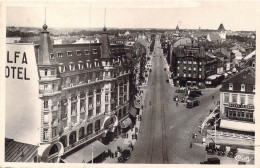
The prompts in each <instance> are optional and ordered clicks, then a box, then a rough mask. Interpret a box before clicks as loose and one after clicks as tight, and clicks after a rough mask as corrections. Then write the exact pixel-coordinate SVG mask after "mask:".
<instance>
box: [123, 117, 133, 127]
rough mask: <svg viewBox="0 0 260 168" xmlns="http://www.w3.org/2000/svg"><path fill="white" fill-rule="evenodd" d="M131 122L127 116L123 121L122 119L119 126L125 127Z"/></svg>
mask: <svg viewBox="0 0 260 168" xmlns="http://www.w3.org/2000/svg"><path fill="white" fill-rule="evenodd" d="M131 124H132V121H131V119H130V118H129V117H128V118H126V119H125V120H124V121H122V123H121V127H122V128H127V127H128V126H129V125H131Z"/></svg>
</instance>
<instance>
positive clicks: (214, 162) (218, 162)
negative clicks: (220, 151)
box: [200, 158, 220, 164]
mask: <svg viewBox="0 0 260 168" xmlns="http://www.w3.org/2000/svg"><path fill="white" fill-rule="evenodd" d="M200 164H220V160H219V158H208V160H207V161H203V162H200Z"/></svg>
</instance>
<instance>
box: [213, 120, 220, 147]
mask: <svg viewBox="0 0 260 168" xmlns="http://www.w3.org/2000/svg"><path fill="white" fill-rule="evenodd" d="M218 120H220V118H219V119H218ZM218 120H217V121H216V117H215V123H214V126H215V148H216V140H217V122H218Z"/></svg>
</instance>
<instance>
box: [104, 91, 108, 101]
mask: <svg viewBox="0 0 260 168" xmlns="http://www.w3.org/2000/svg"><path fill="white" fill-rule="evenodd" d="M105 101H106V102H108V92H106V93H105Z"/></svg>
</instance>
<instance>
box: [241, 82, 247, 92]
mask: <svg viewBox="0 0 260 168" xmlns="http://www.w3.org/2000/svg"><path fill="white" fill-rule="evenodd" d="M245 88H246V87H245V84H241V91H243V92H244V91H245Z"/></svg>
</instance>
